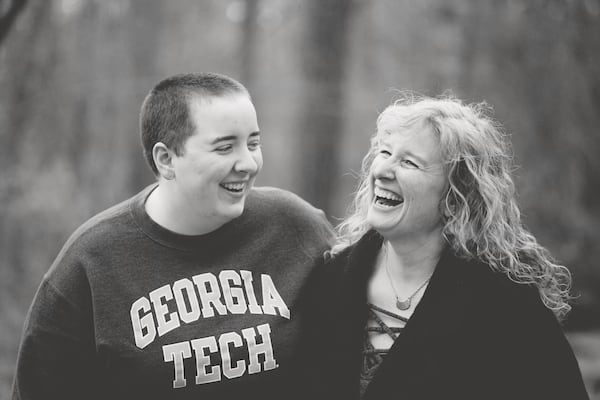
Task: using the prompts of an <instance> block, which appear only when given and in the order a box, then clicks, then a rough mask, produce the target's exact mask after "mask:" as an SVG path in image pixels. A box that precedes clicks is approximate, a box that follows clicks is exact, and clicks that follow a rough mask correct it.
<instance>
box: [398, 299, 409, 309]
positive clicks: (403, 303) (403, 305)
mask: <svg viewBox="0 0 600 400" xmlns="http://www.w3.org/2000/svg"><path fill="white" fill-rule="evenodd" d="M396 308H397V309H398V310H402V311H406V310H408V309H409V308H410V297H409V298H408V299H406V300H404V301H401V300H400V299H398V298H397V299H396Z"/></svg>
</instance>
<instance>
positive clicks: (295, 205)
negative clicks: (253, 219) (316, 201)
mask: <svg viewBox="0 0 600 400" xmlns="http://www.w3.org/2000/svg"><path fill="white" fill-rule="evenodd" d="M247 207H248V209H249V210H250V211H251V212H253V213H254V214H255V215H259V216H260V215H264V216H265V217H268V218H270V219H271V220H273V221H276V220H277V218H285V223H286V224H292V225H294V226H298V227H304V228H307V229H310V228H314V227H320V228H323V229H326V230H328V231H329V233H328V235H330V234H332V233H333V229H332V227H331V224H330V223H329V221H328V220H327V217H326V216H325V213H324V212H323V210H320V209H318V208H316V207H314V206H313V205H312V204H310V203H309V202H308V201H306V200H304V199H302V198H301V197H300V196H298V195H297V194H295V193H292V192H290V191H287V190H283V189H279V188H275V187H268V186H262V187H256V188H253V189H252V191H251V192H250V195H249V197H248V204H247Z"/></svg>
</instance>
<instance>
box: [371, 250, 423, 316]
mask: <svg viewBox="0 0 600 400" xmlns="http://www.w3.org/2000/svg"><path fill="white" fill-rule="evenodd" d="M383 251H384V252H385V274H386V275H387V278H388V280H389V281H390V286H391V287H392V291H393V292H394V296H395V297H396V308H397V309H399V310H402V311H406V310H408V309H409V308H410V306H411V303H412V299H413V297H415V296H416V294H417V293H419V291H420V290H421V289H423V288H424V287H425V285H427V283H428V282H429V280H430V279H431V276H432V275H433V274H431V275H429V278H427V279H426V280H425V282H423V283H422V284H421V285H420V286H419V287H418V288H417V289H416V290H415V291H414V292H413V293H412V294H411V295H410V296H408V297H407V298H406V300H400V298H399V297H398V292H397V291H396V287H395V286H394V281H393V280H392V276H391V275H390V270H389V266H388V264H389V263H388V255H387V246H386V247H385V248H384V249H383Z"/></svg>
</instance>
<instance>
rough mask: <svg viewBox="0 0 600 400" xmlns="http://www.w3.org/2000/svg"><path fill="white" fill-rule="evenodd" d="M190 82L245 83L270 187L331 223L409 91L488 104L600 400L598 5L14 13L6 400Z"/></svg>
mask: <svg viewBox="0 0 600 400" xmlns="http://www.w3.org/2000/svg"><path fill="white" fill-rule="evenodd" d="M188 71H214V72H221V73H225V74H228V75H230V76H232V77H234V78H236V79H238V80H240V81H241V82H242V83H244V84H245V85H246V86H247V87H248V88H249V90H250V92H251V93H252V95H253V97H254V101H255V105H256V108H257V111H258V116H259V124H260V128H261V131H262V135H263V144H264V145H263V155H264V159H265V167H264V169H263V172H262V173H261V176H260V177H259V179H258V184H260V185H273V186H279V187H283V188H286V189H289V190H292V191H294V192H296V193H298V194H299V195H301V196H302V197H304V198H306V199H307V200H309V201H310V202H312V203H313V204H315V205H316V206H318V207H320V208H322V209H324V210H325V211H326V213H327V215H328V216H329V217H330V220H331V222H332V223H334V224H335V223H336V222H337V221H338V220H339V218H340V217H342V216H343V215H344V213H345V211H346V207H347V205H348V204H349V202H350V200H351V198H352V192H353V191H354V190H355V187H356V180H355V175H356V172H357V171H359V169H360V163H361V158H362V156H363V154H364V153H365V152H366V150H367V146H368V140H369V136H370V135H371V134H372V133H373V132H374V129H375V119H376V117H377V115H378V113H379V112H380V111H381V110H382V109H383V108H384V107H385V106H386V105H387V104H389V103H390V101H391V100H393V99H394V97H395V95H397V91H398V90H402V89H409V90H414V91H418V92H421V93H424V94H428V95H436V94H440V93H442V92H444V91H447V90H451V91H452V93H454V94H455V95H456V96H458V97H460V98H462V99H464V100H466V101H467V102H479V101H484V100H485V101H487V102H488V103H490V104H491V105H492V106H493V107H494V109H495V117H496V119H498V120H499V121H501V122H502V124H503V125H504V127H505V129H506V131H507V132H508V133H509V134H510V135H511V138H512V141H513V146H514V155H515V164H516V169H515V176H516V182H517V187H518V190H519V195H520V203H521V205H522V211H523V217H524V221H525V224H526V225H527V227H528V228H529V229H530V230H531V231H533V232H534V234H535V235H536V236H537V238H538V239H539V241H540V242H541V243H542V244H543V245H545V246H546V247H548V248H549V249H550V251H551V252H552V253H553V254H554V256H555V257H556V258H557V259H558V260H559V261H560V262H561V263H563V264H565V265H567V266H569V267H570V269H571V271H572V273H573V281H574V288H573V289H574V290H573V293H574V295H576V296H577V297H576V299H575V302H574V310H573V312H572V313H571V314H570V317H569V319H568V320H567V322H566V325H565V330H566V331H567V334H568V338H569V340H570V341H571V344H572V346H573V348H574V350H575V352H576V354H577V357H578V360H579V363H580V366H581V368H582V370H583V374H584V378H585V380H586V385H587V387H588V391H589V393H590V396H591V397H592V398H593V399H600V268H598V266H597V263H598V261H597V260H599V259H600V201H598V199H597V196H598V194H599V193H600V189H599V188H600V156H599V155H600V0H419V1H408V0H231V1H229V0H176V1H168V2H167V1H160V0H45V1H26V0H0V88H1V89H0V171H1V172H0V204H1V206H0V399H8V398H9V393H10V385H11V382H12V378H13V370H14V363H15V359H16V353H17V348H18V343H19V336H20V333H21V329H22V326H23V321H24V318H25V315H26V312H27V309H28V306H29V304H30V302H31V300H32V297H33V295H34V293H35V290H36V288H37V285H38V284H39V282H40V279H41V278H42V275H43V274H44V272H45V271H46V270H47V269H48V267H49V266H50V264H51V262H52V261H53V259H54V257H55V256H56V254H57V253H58V251H59V250H60V248H61V246H62V244H63V243H64V241H65V240H66V239H67V237H68V236H69V235H70V233H71V232H72V231H73V230H74V229H75V228H76V227H77V226H78V225H80V224H81V223H82V222H83V221H84V220H86V219H87V218H89V217H90V216H92V215H93V214H95V213H97V212H99V211H101V210H102V209H104V208H107V207H108V206H111V205H113V204H115V203H117V202H119V201H121V200H123V199H125V198H127V197H129V196H131V195H133V194H134V193H136V192H137V191H139V190H140V189H141V188H143V187H144V186H145V185H147V184H149V183H151V182H152V181H153V177H152V174H151V173H150V170H149V168H148V167H147V166H146V165H145V163H144V160H143V157H142V154H141V146H140V144H139V137H138V128H137V123H138V113H139V108H140V105H141V103H142V100H143V98H144V96H145V95H146V93H147V92H148V91H149V90H150V89H151V88H152V86H154V84H155V83H157V82H158V81H159V80H161V79H163V78H165V77H167V76H169V75H172V74H175V73H180V72H188Z"/></svg>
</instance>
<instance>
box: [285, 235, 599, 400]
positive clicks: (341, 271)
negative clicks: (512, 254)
mask: <svg viewBox="0 0 600 400" xmlns="http://www.w3.org/2000/svg"><path fill="white" fill-rule="evenodd" d="M382 240H383V239H382V238H381V236H380V235H379V234H377V233H376V232H374V231H371V232H368V233H367V234H366V235H365V236H364V237H363V238H362V239H361V240H360V241H359V242H358V243H357V244H355V245H353V246H351V247H350V248H348V249H346V250H344V251H343V252H342V253H340V254H339V255H337V256H336V257H334V258H333V259H331V260H329V261H328V262H327V263H326V265H325V266H324V267H323V268H322V269H321V270H320V272H319V273H318V274H317V275H315V280H314V282H313V283H312V284H311V286H310V287H309V293H308V297H309V298H310V303H309V304H307V305H306V306H307V307H308V310H306V314H305V315H307V316H308V317H307V320H308V321H307V322H308V323H309V329H308V330H309V332H307V334H306V335H304V342H303V344H302V345H303V346H305V347H304V349H303V354H304V361H303V369H302V372H300V373H299V374H300V375H299V376H300V377H301V380H302V385H300V386H299V387H298V388H296V389H295V390H296V394H300V397H303V398H309V399H311V400H316V399H330V400H334V399H344V400H346V399H347V400H351V399H358V398H359V376H360V370H361V364H362V348H363V339H364V327H365V324H366V321H367V307H366V303H367V301H366V286H367V281H368V278H369V276H370V275H371V273H372V271H373V267H374V264H375V263H374V261H375V257H376V255H377V251H378V249H379V248H380V246H381V243H382ZM365 399H368V400H372V399H382V400H383V399H385V400H390V399H410V400H415V399H460V400H466V399H477V400H482V399H502V400H515V399H527V400H532V399H544V400H548V399H557V400H558V399H561V400H579V399H588V396H587V394H586V390H585V387H584V384H583V381H582V378H581V373H580V371H579V367H578V365H577V361H576V359H575V357H574V355H573V352H572V350H571V348H570V346H569V343H568V342H567V340H566V338H565V336H564V334H563V332H562V329H561V327H560V325H559V323H558V321H557V320H556V318H555V316H554V315H553V313H552V312H551V311H550V310H548V309H547V308H546V307H545V306H544V305H543V303H542V302H541V300H540V297H539V294H538V292H537V290H536V289H535V288H533V287H530V286H527V285H519V284H516V283H514V282H512V281H510V280H509V279H507V278H506V277H505V275H503V274H500V273H496V272H493V271H492V270H491V269H490V268H489V267H488V266H487V265H484V264H481V263H478V262H475V261H467V260H464V259H460V258H458V257H456V256H455V255H454V254H452V252H451V251H450V250H448V249H446V250H444V253H443V255H442V257H441V258H440V261H439V263H438V266H437V268H436V270H435V272H434V274H433V276H432V278H431V281H430V282H429V285H428V287H427V289H426V291H425V293H424V295H423V298H422V299H421V301H420V303H419V304H418V305H417V307H416V309H415V311H414V313H413V315H412V316H411V318H410V320H409V321H408V323H407V324H406V327H405V329H404V330H403V332H402V333H401V335H400V337H399V338H398V339H397V340H396V341H395V343H394V344H393V346H392V347H391V349H390V351H389V353H388V355H387V356H386V357H385V358H384V361H383V362H382V364H381V365H380V366H379V369H378V371H377V373H376V375H375V376H374V378H373V380H372V381H371V383H370V384H369V386H368V387H367V391H366V393H365Z"/></svg>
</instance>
